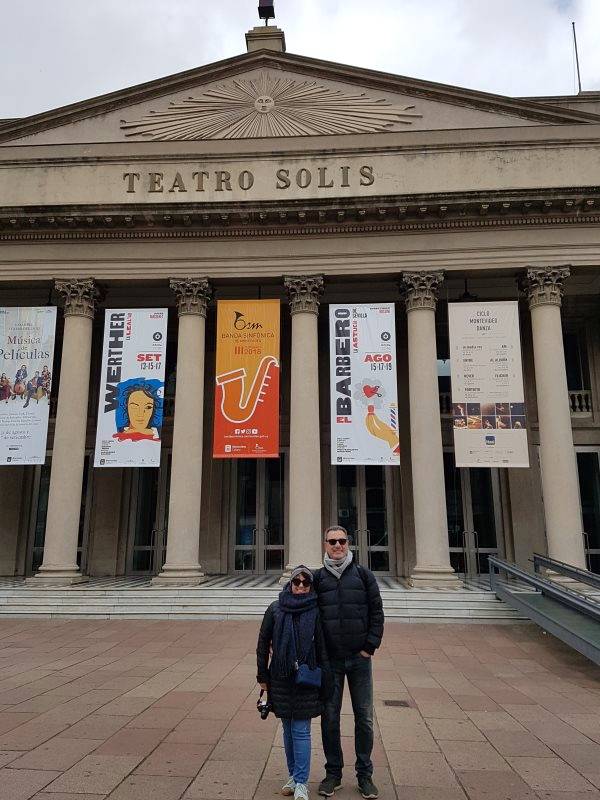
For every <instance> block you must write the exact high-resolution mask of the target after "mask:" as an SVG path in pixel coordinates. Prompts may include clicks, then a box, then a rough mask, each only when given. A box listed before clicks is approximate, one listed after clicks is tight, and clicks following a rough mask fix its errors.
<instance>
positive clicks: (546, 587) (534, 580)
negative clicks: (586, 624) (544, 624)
mask: <svg viewBox="0 0 600 800" xmlns="http://www.w3.org/2000/svg"><path fill="white" fill-rule="evenodd" d="M488 563H489V565H490V566H491V567H492V569H491V570H490V586H491V589H492V591H493V592H496V587H497V585H498V579H499V577H500V576H499V574H498V573H499V571H500V570H502V571H503V572H506V573H507V574H508V575H513V576H514V577H516V578H519V579H520V580H522V581H523V582H524V583H527V584H528V585H529V586H533V587H534V588H535V589H537V590H538V591H539V592H541V593H542V594H543V595H547V596H548V597H552V598H554V599H555V600H558V601H559V602H560V603H563V604H564V605H566V606H568V607H569V608H572V609H574V610H575V611H581V612H582V613H583V614H587V616H588V617H592V618H593V619H595V620H596V621H597V622H600V605H598V603H594V602H591V601H590V600H586V599H585V598H584V597H582V596H581V595H580V594H578V593H577V592H574V591H572V590H571V589H567V588H566V587H563V586H559V585H558V584H556V583H554V582H553V581H551V580H548V579H547V578H540V577H539V576H537V575H532V574H531V573H530V572H526V571H525V570H524V569H521V568H520V567H517V566H516V565H515V564H510V563H509V562H508V561H504V559H502V558H496V557H495V556H489V557H488ZM496 569H497V570H498V573H497V572H496Z"/></svg>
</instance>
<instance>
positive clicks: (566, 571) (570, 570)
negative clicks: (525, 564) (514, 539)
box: [533, 553, 600, 589]
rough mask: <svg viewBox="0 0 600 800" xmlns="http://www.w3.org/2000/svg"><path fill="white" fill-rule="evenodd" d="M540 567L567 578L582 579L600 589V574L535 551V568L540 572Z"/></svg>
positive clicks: (583, 581) (582, 581)
mask: <svg viewBox="0 0 600 800" xmlns="http://www.w3.org/2000/svg"><path fill="white" fill-rule="evenodd" d="M540 567H546V568H547V569H551V570H553V571H554V572H559V573H560V574H561V575H565V576H566V577H567V578H574V579H575V580H577V581H581V583H586V584H587V585H588V586H595V587H596V589H600V575H596V574H594V573H593V572H590V571H589V570H586V569H580V568H579V567H573V566H572V565H571V564H566V563H565V562H564V561H557V560H556V559H554V558H548V556H541V555H539V554H538V553H534V554H533V568H534V570H535V571H536V572H539V568H540Z"/></svg>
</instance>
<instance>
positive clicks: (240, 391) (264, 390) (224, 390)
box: [213, 300, 280, 458]
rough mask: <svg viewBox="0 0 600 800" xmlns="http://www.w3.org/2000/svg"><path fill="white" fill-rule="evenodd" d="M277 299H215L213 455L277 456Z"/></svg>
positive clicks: (278, 334)
mask: <svg viewBox="0 0 600 800" xmlns="http://www.w3.org/2000/svg"><path fill="white" fill-rule="evenodd" d="M279 322H280V303H279V300H219V301H218V302H217V359H216V378H215V384H216V385H215V421H214V438H213V456H214V458H279V368H280V364H279V357H280V356H279V338H280V330H279Z"/></svg>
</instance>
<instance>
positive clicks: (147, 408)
mask: <svg viewBox="0 0 600 800" xmlns="http://www.w3.org/2000/svg"><path fill="white" fill-rule="evenodd" d="M161 408H162V406H161ZM125 417H126V420H127V424H126V425H125V427H124V428H122V429H120V430H119V431H118V432H117V433H114V434H113V439H118V441H120V442H123V441H132V442H139V441H142V440H144V439H150V440H152V441H153V442H160V434H159V431H158V428H157V427H156V423H155V418H156V417H157V397H156V395H155V394H154V393H153V392H152V389H151V388H149V387H148V386H146V385H144V384H139V385H138V386H132V387H130V388H129V389H128V391H127V393H126V396H125Z"/></svg>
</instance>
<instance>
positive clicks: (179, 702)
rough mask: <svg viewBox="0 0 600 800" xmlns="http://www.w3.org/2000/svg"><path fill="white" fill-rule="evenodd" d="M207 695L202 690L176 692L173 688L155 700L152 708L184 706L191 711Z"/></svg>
mask: <svg viewBox="0 0 600 800" xmlns="http://www.w3.org/2000/svg"><path fill="white" fill-rule="evenodd" d="M207 696H208V695H206V694H205V693H204V692H178V691H177V690H176V689H175V690H173V691H172V692H167V694H166V695H164V697H161V698H160V700H157V702H156V703H154V705H153V706H152V708H185V709H187V710H188V711H191V710H192V708H195V707H196V706H197V705H198V703H199V702H200V701H201V700H203V699H204V697H207Z"/></svg>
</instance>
